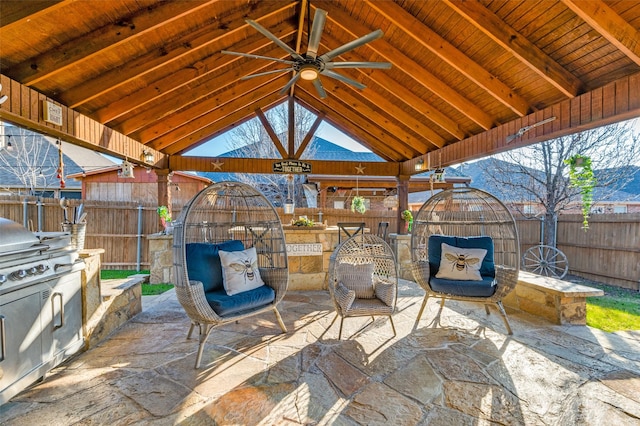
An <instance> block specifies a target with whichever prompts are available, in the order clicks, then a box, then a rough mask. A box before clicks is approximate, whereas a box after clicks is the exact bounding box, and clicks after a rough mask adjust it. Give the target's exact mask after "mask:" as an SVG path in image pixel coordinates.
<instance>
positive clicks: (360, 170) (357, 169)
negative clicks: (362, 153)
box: [356, 163, 366, 175]
mask: <svg viewBox="0 0 640 426" xmlns="http://www.w3.org/2000/svg"><path fill="white" fill-rule="evenodd" d="M365 168H366V167H364V166H362V163H358V165H357V166H356V174H358V173H359V174H361V175H363V174H364V169H365Z"/></svg>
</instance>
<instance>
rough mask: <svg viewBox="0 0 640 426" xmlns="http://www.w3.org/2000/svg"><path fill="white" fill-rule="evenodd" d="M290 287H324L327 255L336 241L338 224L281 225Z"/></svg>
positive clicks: (323, 288)
mask: <svg viewBox="0 0 640 426" xmlns="http://www.w3.org/2000/svg"><path fill="white" fill-rule="evenodd" d="M283 229H284V234H285V239H286V241H287V253H288V257H289V290H290V291H291V290H293V291H296V290H326V289H327V272H328V271H329V257H330V256H331V253H333V250H334V249H335V248H336V246H337V245H338V227H337V226H328V227H324V226H312V227H306V226H291V225H284V226H283Z"/></svg>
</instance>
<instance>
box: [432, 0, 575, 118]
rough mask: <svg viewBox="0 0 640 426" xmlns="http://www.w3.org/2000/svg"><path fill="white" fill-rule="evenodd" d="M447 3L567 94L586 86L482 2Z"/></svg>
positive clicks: (573, 93)
mask: <svg viewBox="0 0 640 426" xmlns="http://www.w3.org/2000/svg"><path fill="white" fill-rule="evenodd" d="M444 2H445V3H446V4H447V6H449V7H450V8H451V9H453V10H455V11H456V12H457V13H458V14H459V15H460V16H462V17H463V18H465V19H466V20H467V21H469V22H470V23H471V24H473V25H474V26H475V27H476V28H477V29H479V30H480V31H482V32H483V33H484V34H485V35H486V36H488V37H489V38H490V39H491V40H492V41H494V42H495V43H497V44H498V45H500V46H501V47H502V48H503V49H505V50H506V51H507V52H509V53H510V54H512V55H513V56H515V57H516V58H518V60H519V61H520V62H522V63H524V64H525V65H527V66H528V67H529V68H530V69H532V70H533V71H535V72H536V73H537V74H538V75H540V76H541V77H542V78H544V79H545V80H546V81H547V82H549V83H551V84H552V85H553V86H554V87H555V88H556V89H558V90H559V91H560V92H562V93H563V94H564V95H565V96H567V97H570V98H572V97H574V96H576V95H577V94H578V93H580V91H581V89H582V82H581V81H580V79H578V78H577V77H575V76H574V75H573V74H571V73H570V72H569V71H567V70H566V69H564V68H563V67H562V66H561V65H560V64H558V63H557V62H556V61H555V60H554V59H553V58H551V57H550V56H549V55H547V54H546V53H544V52H543V51H542V49H539V48H538V47H537V46H536V45H535V44H533V43H531V42H530V41H529V40H527V38H526V37H524V36H523V35H522V34H520V33H518V32H517V31H516V30H514V29H513V28H511V27H510V26H509V25H507V24H506V23H505V22H504V21H503V20H502V19H500V18H499V17H498V16H496V15H495V14H494V13H493V12H491V11H490V10H489V9H487V8H486V7H484V6H482V4H480V3H476V2H458V1H452V0H444ZM522 115H524V114H520V116H522Z"/></svg>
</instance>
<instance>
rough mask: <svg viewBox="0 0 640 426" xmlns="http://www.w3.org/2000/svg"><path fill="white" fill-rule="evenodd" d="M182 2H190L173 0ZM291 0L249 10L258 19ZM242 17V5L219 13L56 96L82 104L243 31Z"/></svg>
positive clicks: (279, 10) (276, 11)
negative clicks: (202, 24) (204, 23)
mask: <svg viewBox="0 0 640 426" xmlns="http://www.w3.org/2000/svg"><path fill="white" fill-rule="evenodd" d="M177 3H186V4H189V3H190V2H177ZM294 5H295V2H286V3H282V6H280V7H279V8H277V9H274V8H273V7H272V5H271V4H265V3H264V2H258V4H257V5H255V7H254V8H253V10H252V14H253V13H255V15H256V16H260V17H261V18H260V19H264V18H266V17H269V16H272V15H277V14H279V13H282V12H283V11H286V10H287V9H289V8H291V7H293V6H294ZM245 18H246V9H245V8H244V7H241V8H239V9H238V10H237V11H234V12H233V13H232V14H230V15H225V16H221V17H220V20H216V21H214V23H212V24H211V25H208V26H207V27H204V28H200V29H198V30H197V31H196V32H195V33H189V34H184V35H182V36H181V37H180V38H178V39H177V40H174V41H172V42H170V43H168V44H167V45H166V46H164V48H163V49H155V50H152V51H149V52H148V53H145V54H143V55H141V56H138V57H136V58H131V60H129V61H128V62H127V64H126V67H117V68H113V69H111V70H110V71H108V72H106V73H103V74H100V75H99V76H96V77H95V78H92V79H90V80H89V81H86V82H84V83H82V84H80V85H78V86H76V87H73V88H71V89H69V90H67V91H65V92H63V93H61V94H60V96H59V98H60V100H61V101H62V102H63V103H65V104H66V105H69V106H70V107H72V108H75V107H78V106H81V105H83V104H84V103H86V102H88V101H90V100H92V99H95V98H97V97H99V96H100V95H102V94H104V93H107V92H109V91H111V90H113V89H114V88H117V87H120V86H122V85H124V84H127V83H130V82H132V81H136V80H139V79H140V78H141V77H145V76H147V75H150V74H152V73H158V72H160V73H161V74H162V75H166V74H169V73H167V72H164V73H163V69H166V68H167V67H168V66H169V65H170V64H172V63H173V62H174V61H179V60H185V59H186V58H190V57H191V56H193V55H197V54H198V53H197V52H198V51H200V50H201V49H205V48H209V47H210V46H212V45H215V43H220V41H221V40H223V39H224V38H225V37H226V36H228V35H229V34H230V33H232V32H241V31H246V30H247V29H249V28H251V26H250V25H249V24H247V23H246V22H245V21H244V19H245Z"/></svg>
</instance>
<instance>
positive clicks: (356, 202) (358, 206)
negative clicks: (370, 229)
mask: <svg viewBox="0 0 640 426" xmlns="http://www.w3.org/2000/svg"><path fill="white" fill-rule="evenodd" d="M351 211H352V212H354V213H355V212H358V213H360V214H364V212H366V211H367V206H366V205H365V204H364V197H361V196H360V195H356V196H355V197H353V199H352V200H351Z"/></svg>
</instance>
